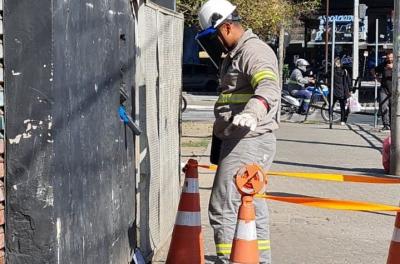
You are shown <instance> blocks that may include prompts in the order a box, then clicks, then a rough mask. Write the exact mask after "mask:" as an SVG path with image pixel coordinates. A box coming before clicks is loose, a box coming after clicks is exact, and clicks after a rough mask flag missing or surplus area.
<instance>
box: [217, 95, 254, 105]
mask: <svg viewBox="0 0 400 264" xmlns="http://www.w3.org/2000/svg"><path fill="white" fill-rule="evenodd" d="M253 95H254V94H220V95H219V98H218V101H217V104H247V102H248V101H249V100H250V98H251V97H252V96H253Z"/></svg>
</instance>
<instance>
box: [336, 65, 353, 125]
mask: <svg viewBox="0 0 400 264" xmlns="http://www.w3.org/2000/svg"><path fill="white" fill-rule="evenodd" d="M334 72H335V74H334V78H333V85H334V89H333V105H335V104H336V102H339V105H340V124H341V125H342V126H344V125H345V124H346V122H347V117H348V114H349V110H348V109H346V104H347V99H348V98H349V97H350V89H351V78H350V74H349V73H348V72H347V70H346V69H344V68H343V64H342V62H341V59H340V58H336V59H335V69H334Z"/></svg>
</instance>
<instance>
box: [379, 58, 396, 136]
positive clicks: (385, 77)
mask: <svg viewBox="0 0 400 264" xmlns="http://www.w3.org/2000/svg"><path fill="white" fill-rule="evenodd" d="M375 73H376V76H377V75H380V77H381V78H380V80H381V87H380V90H379V108H380V112H381V116H382V123H383V128H382V130H381V131H382V132H390V119H391V104H392V73H393V51H391V50H390V51H388V52H387V53H386V59H385V61H384V62H383V63H381V64H380V65H379V66H378V67H377V68H376V69H375Z"/></svg>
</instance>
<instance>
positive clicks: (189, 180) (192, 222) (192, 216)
mask: <svg viewBox="0 0 400 264" xmlns="http://www.w3.org/2000/svg"><path fill="white" fill-rule="evenodd" d="M197 167H198V164H197V161H196V160H193V159H191V160H189V161H188V163H187V164H186V167H185V168H184V170H185V184H184V186H183V190H182V194H181V199H180V201H179V207H178V214H177V216H176V220H175V227H174V231H173V233H172V240H171V244H170V247H169V252H168V257H167V261H166V263H167V264H168V263H169V264H176V263H181V264H197V263H199V264H203V263H204V243H203V234H202V231H201V214H200V194H199V175H198V169H197Z"/></svg>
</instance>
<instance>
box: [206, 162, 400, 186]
mask: <svg viewBox="0 0 400 264" xmlns="http://www.w3.org/2000/svg"><path fill="white" fill-rule="evenodd" d="M199 167H201V168H205V169H208V170H213V171H216V170H217V168H218V166H217V165H199ZM267 174H268V175H270V176H281V177H293V178H303V179H309V180H319V181H335V182H358V183H379V184H400V179H396V178H389V177H373V176H363V175H345V174H333V173H311V172H289V171H269V172H267Z"/></svg>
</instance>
